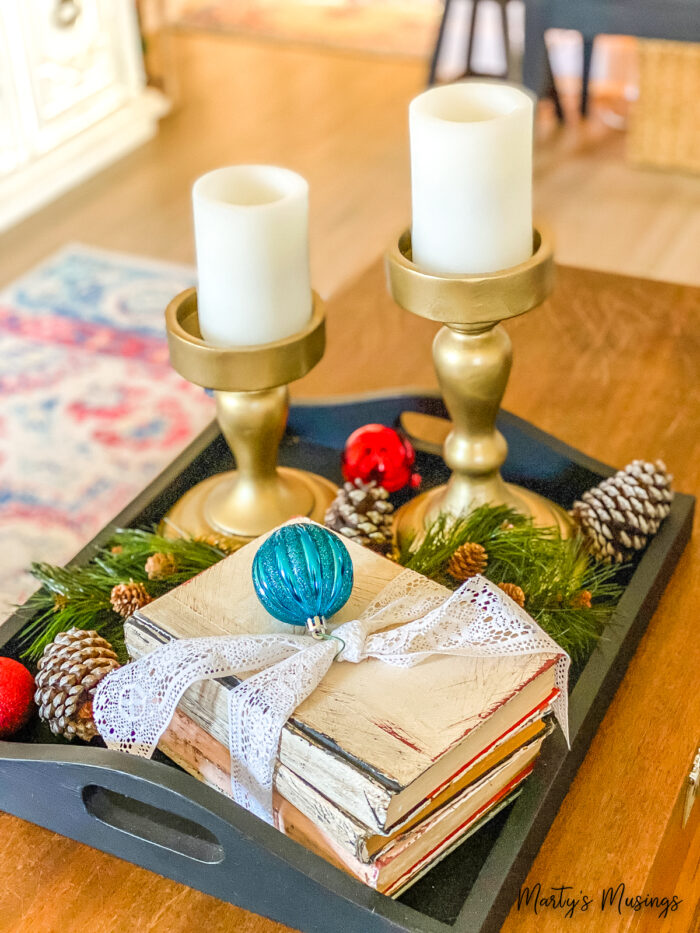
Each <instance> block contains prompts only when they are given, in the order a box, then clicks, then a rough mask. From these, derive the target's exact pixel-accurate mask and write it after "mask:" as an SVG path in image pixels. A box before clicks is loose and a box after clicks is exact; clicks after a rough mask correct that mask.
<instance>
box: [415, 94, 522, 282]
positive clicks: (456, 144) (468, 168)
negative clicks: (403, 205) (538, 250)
mask: <svg viewBox="0 0 700 933" xmlns="http://www.w3.org/2000/svg"><path fill="white" fill-rule="evenodd" d="M409 122H410V131H411V187H412V196H413V227H412V232H411V239H412V244H413V260H414V262H415V263H416V264H417V265H419V266H421V267H422V268H424V269H425V270H426V271H428V272H433V273H437V274H472V273H477V274H478V273H486V272H496V271H498V270H499V269H506V268H508V267H509V266H514V265H517V264H518V263H520V262H523V261H524V260H526V259H527V258H528V257H529V256H530V255H531V254H532V124H533V98H532V97H531V96H530V94H529V93H527V92H526V91H524V90H521V89H519V88H517V87H513V86H512V85H509V84H502V83H498V82H496V81H464V82H460V83H457V84H449V85H445V86H443V87H437V88H433V89H431V90H429V91H426V92H425V93H423V94H420V95H419V96H418V97H416V98H415V99H414V100H413V101H411V104H410V108H409Z"/></svg>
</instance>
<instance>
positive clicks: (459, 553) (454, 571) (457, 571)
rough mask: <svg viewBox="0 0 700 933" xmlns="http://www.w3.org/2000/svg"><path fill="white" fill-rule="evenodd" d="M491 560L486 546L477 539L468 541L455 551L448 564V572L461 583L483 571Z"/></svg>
mask: <svg viewBox="0 0 700 933" xmlns="http://www.w3.org/2000/svg"><path fill="white" fill-rule="evenodd" d="M488 562H489V555H488V554H487V553H486V548H485V547H483V546H482V545H481V544H477V543H476V541H466V542H465V543H464V544H462V545H460V546H459V547H458V548H457V550H456V551H455V552H454V554H453V555H452V557H450V560H449V562H448V564H447V572H448V573H449V575H450V576H451V577H453V578H454V579H455V580H459V581H460V583H462V582H464V581H465V580H468V579H469V578H470V577H475V576H476V575H477V573H483V572H484V570H486V566H487V564H488Z"/></svg>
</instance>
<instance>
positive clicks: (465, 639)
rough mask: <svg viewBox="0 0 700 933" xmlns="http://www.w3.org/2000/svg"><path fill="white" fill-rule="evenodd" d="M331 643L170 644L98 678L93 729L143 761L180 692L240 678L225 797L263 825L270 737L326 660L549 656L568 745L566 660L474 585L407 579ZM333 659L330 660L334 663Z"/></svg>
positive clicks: (231, 638) (267, 813) (300, 638)
mask: <svg viewBox="0 0 700 933" xmlns="http://www.w3.org/2000/svg"><path fill="white" fill-rule="evenodd" d="M333 634H334V635H336V636H337V638H339V639H342V641H343V642H344V643H345V647H344V648H343V649H342V651H340V652H339V649H340V648H341V646H340V643H339V642H338V641H337V640H336V639H335V638H332V639H328V640H325V641H315V640H312V639H311V638H309V637H308V636H307V635H224V636H217V637H213V638H189V639H177V640H175V641H172V642H169V643H168V644H167V645H163V646H162V647H161V648H157V649H156V650H155V651H153V652H152V653H151V654H148V655H146V656H145V657H143V658H141V659H140V660H138V661H135V662H134V663H132V664H128V665H126V666H125V667H122V668H120V669H119V670H116V671H114V672H113V673H111V674H109V675H108V676H107V677H105V679H104V680H103V681H102V682H101V683H100V684H99V686H98V688H97V691H96V692H95V697H94V701H93V715H94V719H95V723H96V725H97V728H98V729H99V731H100V734H101V735H102V738H103V739H104V740H105V742H106V743H107V745H108V746H109V747H111V748H118V749H121V750H123V751H126V752H131V753H132V754H137V755H143V756H146V757H148V756H150V755H152V754H153V752H154V751H155V749H156V746H157V745H158V741H159V739H160V737H161V735H162V734H163V732H165V730H166V728H167V727H168V724H169V723H170V720H171V719H172V717H173V713H174V712H175V708H176V707H177V705H178V703H179V702H180V699H181V698H182V695H183V694H184V692H185V691H186V690H187V689H188V687H190V686H192V684H194V683H197V682H198V681H200V680H212V679H215V678H219V677H227V676H231V675H242V674H249V673H250V672H254V671H257V672H258V673H254V674H253V675H252V676H250V677H248V678H246V679H245V680H243V681H242V682H241V683H240V684H239V685H238V686H236V687H235V688H234V689H232V690H230V691H229V744H230V749H231V794H232V797H233V799H234V800H235V801H236V802H237V803H239V804H240V805H241V806H243V807H245V808H246V809H247V810H250V811H251V812H253V813H255V814H256V815H257V816H259V817H261V818H262V819H264V820H267V821H268V822H272V816H271V814H272V785H273V778H274V770H275V763H276V760H277V754H278V750H279V743H280V737H281V734H282V729H283V728H284V725H285V723H286V722H287V720H288V719H289V718H290V717H291V716H292V714H293V713H294V710H295V709H296V708H297V707H298V706H300V705H301V703H303V701H304V700H305V699H306V698H307V697H308V696H309V695H310V694H311V693H312V692H313V690H315V689H316V687H317V686H318V684H319V683H320V682H321V680H322V679H323V677H324V676H325V674H326V672H327V671H328V668H329V667H330V666H331V664H332V663H333V660H334V659H336V655H337V660H338V661H343V662H351V663H355V664H357V663H360V662H361V661H363V660H364V659H365V658H377V659H378V660H380V661H383V662H384V663H386V664H394V665H397V666H401V667H411V666H413V665H414V664H418V663H419V662H420V661H422V660H423V659H424V658H426V657H428V656H429V655H433V654H447V655H457V656H461V657H471V658H483V657H498V656H505V655H546V656H550V657H556V659H557V660H556V671H555V683H556V686H557V688H558V691H559V693H558V695H557V697H556V699H555V700H554V701H553V704H552V707H553V710H554V714H555V716H556V717H557V720H558V721H559V724H560V726H561V728H562V731H563V733H564V736H565V737H566V740H567V742H568V740H569V730H568V718H567V699H568V697H567V683H568V672H569V657H568V655H567V654H565V653H564V652H563V651H562V649H561V648H560V647H559V645H557V644H556V642H554V641H553V640H552V639H551V638H550V637H549V636H548V635H547V634H546V633H545V632H543V631H542V629H541V628H540V627H539V626H538V625H537V623H536V622H535V621H534V620H533V619H532V618H530V616H529V615H528V614H527V613H526V612H525V611H524V610H523V609H521V608H520V606H518V605H517V604H516V603H514V602H513V600H511V599H509V598H508V597H507V596H506V595H505V594H504V593H503V592H502V590H500V589H499V588H498V587H496V586H494V584H492V583H490V582H489V581H488V580H486V579H485V578H484V577H472V578H471V579H470V580H467V582H466V583H464V584H463V585H462V586H461V587H460V588H459V589H458V590H456V591H455V592H454V593H450V592H449V590H447V589H445V587H442V586H440V585H439V584H437V583H434V582H433V581H431V580H428V579H427V578H426V577H423V576H421V575H420V574H417V573H414V572H413V571H411V570H404V571H403V572H402V573H401V574H399V575H398V576H397V577H396V578H395V579H394V580H392V581H391V583H389V584H388V585H387V586H386V587H385V588H384V589H383V590H382V591H381V593H379V595H378V596H377V597H376V599H374V601H373V602H372V603H371V604H370V605H369V606H368V607H367V608H366V609H365V611H364V612H363V613H362V615H361V616H360V617H359V618H358V619H356V620H355V621H353V622H346V623H344V624H343V625H339V626H338V627H337V628H336V629H335V630H334V632H333ZM338 652H339V653H338Z"/></svg>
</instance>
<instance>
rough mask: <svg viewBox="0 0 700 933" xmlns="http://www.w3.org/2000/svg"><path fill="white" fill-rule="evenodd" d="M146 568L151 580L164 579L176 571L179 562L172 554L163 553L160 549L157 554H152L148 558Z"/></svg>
mask: <svg viewBox="0 0 700 933" xmlns="http://www.w3.org/2000/svg"><path fill="white" fill-rule="evenodd" d="M144 570H145V571H146V573H147V574H148V579H149V580H162V579H163V578H164V577H170V576H172V575H173V574H174V573H175V571H176V570H177V564H176V563H175V558H174V557H173V555H172V554H163V553H161V552H160V551H159V552H158V553H157V554H151V556H150V557H149V558H148V559H147V561H146V564H145V566H144Z"/></svg>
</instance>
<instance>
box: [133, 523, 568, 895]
mask: <svg viewBox="0 0 700 933" xmlns="http://www.w3.org/2000/svg"><path fill="white" fill-rule="evenodd" d="M261 540H262V539H258V540H257V541H254V542H252V543H251V544H248V545H246V546H245V547H244V548H242V549H241V550H239V551H237V552H236V553H235V554H233V555H231V556H230V557H228V558H226V559H225V560H223V561H221V562H220V563H219V564H217V565H215V566H214V567H212V568H210V569H209V570H207V571H205V572H204V573H202V574H200V575H199V576H197V577H195V578H194V579H193V580H191V581H189V582H188V583H186V584H184V585H182V586H180V587H178V588H177V589H174V590H172V591H171V592H170V593H168V594H167V595H165V596H163V597H161V598H160V599H157V600H155V601H154V602H152V603H150V604H149V605H148V606H145V607H144V608H143V609H142V610H140V611H139V612H138V613H136V614H135V615H134V616H132V617H131V619H129V620H128V621H127V623H126V624H125V636H126V643H127V647H128V649H129V653H130V654H131V656H132V658H134V659H136V658H139V657H142V656H144V655H145V654H147V653H149V652H150V651H152V650H154V649H155V648H157V647H158V646H159V645H161V644H164V643H166V642H168V641H169V640H171V639H173V638H191V637H197V636H211V635H226V634H229V635H230V634H251V633H256V634H260V633H269V632H275V631H277V632H286V633H288V632H289V631H290V627H289V626H285V625H284V624H282V623H280V622H277V621H275V620H274V619H273V618H272V617H271V616H269V615H268V614H267V612H265V610H264V609H263V608H262V606H261V604H260V603H259V601H258V599H257V597H256V595H255V592H254V590H253V585H252V580H251V567H252V561H253V556H254V554H255V551H256V550H257V547H258V546H259V544H260V543H261ZM348 549H349V550H350V552H351V555H352V558H353V564H354V568H355V585H354V587H353V592H352V595H351V597H350V600H349V601H348V603H347V604H346V606H345V607H344V609H343V610H342V611H341V612H340V613H338V614H337V616H335V617H334V619H333V622H344V621H349V620H350V619H354V618H357V617H358V615H360V613H361V612H362V611H363V609H365V607H366V606H367V605H368V604H369V602H370V601H371V600H372V599H373V598H374V597H375V596H376V595H377V594H378V593H379V592H380V591H381V590H382V589H383V587H384V586H385V585H386V584H387V583H388V582H389V581H390V580H392V579H393V578H394V577H395V576H396V575H397V574H399V573H400V572H401V570H402V568H401V567H399V566H397V565H396V564H395V563H392V562H391V561H389V560H387V559H385V558H383V557H381V556H378V555H376V554H374V553H373V552H371V551H368V550H366V549H365V548H362V547H359V546H358V545H354V544H352V542H348ZM447 595H448V593H447V591H446V596H447ZM555 660H556V659H555V656H554V655H552V656H551V657H546V656H542V655H539V656H536V657H532V656H530V657H528V656H525V657H500V658H483V659H474V658H458V657H449V656H442V655H441V656H434V657H431V658H428V659H426V660H424V661H422V662H421V663H420V664H417V665H416V666H415V667H412V668H399V667H393V666H391V665H389V664H385V663H383V662H381V661H379V660H375V659H368V660H365V661H362V662H361V663H359V664H353V663H336V664H333V665H332V666H331V668H330V670H329V672H328V674H327V675H326V676H325V678H324V679H323V681H322V682H321V684H320V685H319V687H317V689H316V690H315V691H314V692H313V693H312V694H311V696H310V697H308V699H307V700H305V701H304V703H302V705H301V706H299V707H298V708H297V710H296V711H295V713H294V715H293V717H292V719H291V720H290V721H289V722H288V723H287V724H286V726H285V728H284V730H283V732H282V738H281V742H280V749H279V761H278V766H277V770H276V775H275V794H274V810H275V813H274V816H275V820H276V824H277V826H278V828H279V829H280V830H282V831H283V832H285V833H287V834H288V835H289V836H290V837H292V838H293V839H295V840H297V841H298V842H300V843H302V844H303V845H305V846H307V847H308V848H310V849H312V850H313V851H314V852H316V853H317V854H319V855H321V856H323V857H324V858H326V859H328V860H329V861H330V862H332V863H333V864H335V865H337V866H338V867H340V868H342V869H344V870H345V871H347V872H349V873H351V874H352V875H354V876H355V877H356V878H358V879H360V880H361V881H363V882H364V883H365V884H368V885H370V886H371V887H373V888H375V889H377V890H378V891H381V892H383V893H385V894H388V895H392V896H395V895H397V894H399V893H401V891H403V890H405V889H406V888H407V887H408V886H409V885H410V884H412V883H413V882H414V881H415V880H417V878H419V877H420V876H421V875H423V874H424V873H425V872H426V871H428V870H429V869H430V868H431V867H432V866H433V865H434V864H435V863H436V862H437V861H439V860H440V859H441V858H443V857H444V856H445V855H447V854H448V853H449V852H450V851H452V849H454V848H455V847H456V846H457V845H459V844H460V843H461V842H463V841H464V839H465V838H467V837H468V836H469V835H471V834H472V833H473V832H474V831H475V830H476V829H478V828H479V827H480V826H481V825H483V823H484V822H485V821H486V820H488V819H489V818H490V817H492V816H493V815H494V814H495V813H496V812H498V811H499V810H500V809H502V807H504V806H506V805H507V804H508V803H509V802H510V801H511V800H512V799H513V797H514V795H516V794H517V792H518V788H519V786H520V784H521V783H522V781H523V780H524V779H525V778H526V777H527V776H528V774H530V772H531V771H532V768H533V766H534V763H535V760H536V758H537V755H538V753H539V751H540V748H541V745H542V742H543V739H544V737H545V735H546V734H547V732H548V729H549V725H548V724H549V715H548V714H549V712H550V706H551V703H552V701H553V699H554V698H555V697H556V695H557V690H556V687H555V684H554V667H555ZM237 683H238V681H237V680H236V679H235V678H222V679H220V680H216V681H209V682H202V683H200V684H195V685H194V686H192V687H191V688H190V689H189V690H188V691H187V692H186V693H185V695H184V696H183V698H182V700H181V702H180V705H179V707H178V710H177V712H176V714H175V717H174V719H173V721H172V723H171V725H170V726H169V728H168V730H167V731H166V732H165V733H164V735H163V737H162V739H161V742H160V745H159V747H160V748H161V750H162V751H163V752H164V753H165V754H167V755H168V756H169V757H171V758H172V759H173V760H174V761H175V762H177V763H178V764H179V765H181V766H182V767H183V768H185V769H186V770H188V771H189V772H190V773H192V774H194V775H195V776H197V777H199V778H200V779H202V780H204V781H206V782H207V783H208V784H210V785H212V786H214V787H217V788H218V789H220V790H221V791H223V792H224V793H226V792H227V791H228V790H229V788H230V762H229V751H228V711H227V694H228V691H229V690H231V689H234V688H235V686H236V684H237Z"/></svg>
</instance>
